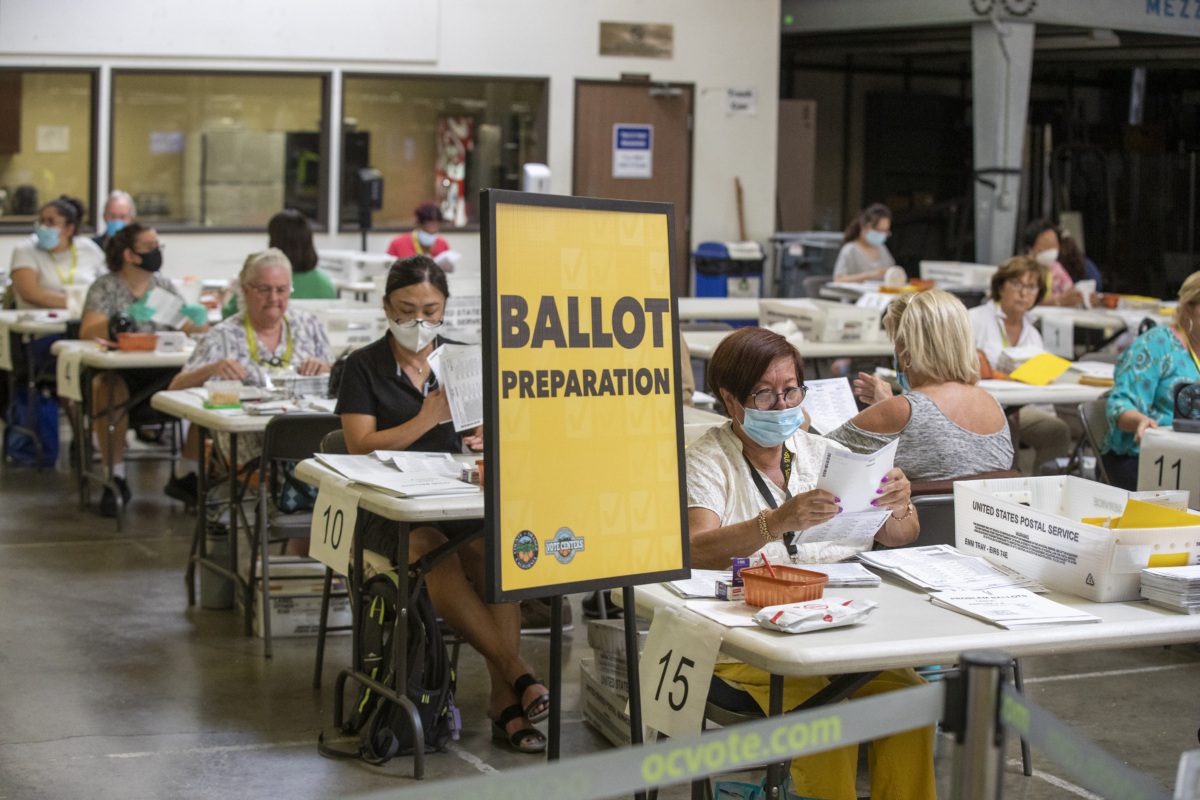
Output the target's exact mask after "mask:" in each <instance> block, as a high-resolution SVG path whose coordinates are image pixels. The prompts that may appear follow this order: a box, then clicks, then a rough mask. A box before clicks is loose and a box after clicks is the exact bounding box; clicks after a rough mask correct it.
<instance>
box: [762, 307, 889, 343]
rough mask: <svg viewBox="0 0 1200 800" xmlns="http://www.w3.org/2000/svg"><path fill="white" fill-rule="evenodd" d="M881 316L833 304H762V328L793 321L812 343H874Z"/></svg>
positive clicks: (871, 311)
mask: <svg viewBox="0 0 1200 800" xmlns="http://www.w3.org/2000/svg"><path fill="white" fill-rule="evenodd" d="M879 320H880V313H879V310H878V309H874V308H860V307H858V306H852V305H847V304H845V303H838V302H834V301H832V300H814V299H809V298H806V299H803V300H760V301H759V304H758V324H759V325H762V326H764V327H766V326H767V325H770V324H772V323H776V322H784V321H790V322H792V323H793V324H794V325H795V326H796V327H797V328H798V329H799V330H800V332H801V333H803V334H804V338H805V339H807V340H808V341H810V342H873V341H876V340H877V339H878V338H879V335H880V334H879V331H880V327H879Z"/></svg>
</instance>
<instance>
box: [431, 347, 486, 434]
mask: <svg viewBox="0 0 1200 800" xmlns="http://www.w3.org/2000/svg"><path fill="white" fill-rule="evenodd" d="M429 368H430V369H432V370H433V374H434V375H436V376H437V379H438V385H439V386H441V387H442V388H443V389H445V391H446V400H447V401H448V402H449V403H450V417H451V419H453V421H454V430H456V431H466V430H471V429H473V428H477V427H479V426H480V425H482V424H483V348H481V347H480V346H479V345H474V344H471V345H461V344H444V345H442V346H441V347H439V348H437V349H436V350H434V351H433V352H432V353H430V354H429Z"/></svg>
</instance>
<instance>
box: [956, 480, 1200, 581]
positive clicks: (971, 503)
mask: <svg viewBox="0 0 1200 800" xmlns="http://www.w3.org/2000/svg"><path fill="white" fill-rule="evenodd" d="M1153 494H1155V493H1153V492H1143V493H1138V492H1134V493H1133V496H1134V497H1138V498H1141V499H1148V496H1150V495H1153ZM1129 496H1130V493H1129V492H1126V491H1125V490H1123V489H1117V488H1115V487H1112V486H1105V485H1104V484H1101V483H1096V482H1094V481H1088V480H1084V479H1082V478H1075V477H1069V476H1061V477H1044V478H1001V479H993V480H981V481H958V482H957V483H955V484H954V542H955V545H956V546H957V547H958V549H959V550H962V551H963V552H965V553H972V554H975V555H979V556H983V557H984V558H986V559H987V560H988V561H991V562H993V563H996V564H1004V565H1005V566H1008V567H1011V568H1012V569H1015V570H1016V571H1017V572H1020V573H1021V574H1022V575H1025V576H1027V577H1030V578H1033V579H1034V580H1037V581H1040V582H1041V583H1043V584H1045V585H1046V586H1048V587H1049V588H1051V589H1057V590H1058V591H1062V592H1068V593H1070V594H1075V595H1079V596H1080V597H1084V598H1087V599H1088V600H1094V601H1096V602H1099V603H1108V602H1114V601H1118V600H1138V599H1140V597H1141V594H1140V587H1141V581H1142V576H1141V571H1142V570H1143V569H1144V568H1146V567H1148V566H1158V565H1159V564H1165V563H1179V560H1180V559H1183V558H1186V563H1188V564H1196V563H1200V527H1180V528H1130V529H1121V530H1110V529H1108V528H1102V527H1099V526H1097V525H1089V524H1085V523H1083V522H1081V521H1080V520H1082V519H1084V518H1085V517H1086V518H1095V517H1116V516H1120V515H1121V514H1122V512H1123V511H1124V509H1125V502H1126V500H1128V499H1129ZM1197 516H1200V515H1197ZM1152 558H1154V560H1155V562H1156V563H1155V564H1151V563H1150V562H1151V559H1152ZM1162 559H1168V560H1167V561H1163V560H1162Z"/></svg>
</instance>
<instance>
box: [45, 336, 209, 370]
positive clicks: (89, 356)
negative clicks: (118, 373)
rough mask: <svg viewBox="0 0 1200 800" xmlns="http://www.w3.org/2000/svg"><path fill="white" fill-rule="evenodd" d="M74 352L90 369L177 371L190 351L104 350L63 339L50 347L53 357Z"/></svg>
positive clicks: (89, 344) (97, 345)
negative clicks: (169, 369) (172, 369)
mask: <svg viewBox="0 0 1200 800" xmlns="http://www.w3.org/2000/svg"><path fill="white" fill-rule="evenodd" d="M67 350H74V351H77V352H79V353H81V356H80V358H79V363H80V364H82V365H83V366H85V367H90V368H91V369H167V368H175V369H178V368H180V367H182V366H183V365H184V364H186V363H187V360H188V356H190V355H191V350H190V349H188V350H186V351H185V352H182V353H158V352H155V351H153V350H106V349H104V348H103V347H101V346H100V344H99V343H98V342H86V341H80V340H77V339H63V340H61V341H57V342H55V343H54V344H52V345H51V346H50V352H52V353H54V354H55V355H59V354H61V353H64V352H66V351H67Z"/></svg>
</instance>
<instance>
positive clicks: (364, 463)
mask: <svg viewBox="0 0 1200 800" xmlns="http://www.w3.org/2000/svg"><path fill="white" fill-rule="evenodd" d="M316 459H317V460H318V461H320V462H321V463H323V464H325V465H326V466H328V467H329V468H330V469H333V470H334V471H336V472H338V473H340V474H342V475H343V476H345V477H347V478H349V479H350V480H351V481H354V482H355V483H362V484H365V485H367V486H374V487H375V488H377V489H383V490H384V491H387V492H391V493H393V494H397V495H400V496H401V497H424V496H426V495H443V494H471V493H473V492H477V491H479V487H477V486H472V485H471V484H469V483H463V482H462V481H459V480H454V479H451V478H444V477H441V476H439V475H433V474H430V473H427V472H401V471H400V470H398V469H396V467H395V466H394V465H393V464H391V463H390V462H389V463H384V462H382V461H379V460H378V459H376V458H373V457H371V456H344V455H332V454H329V453H318V454H317V455H316Z"/></svg>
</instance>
